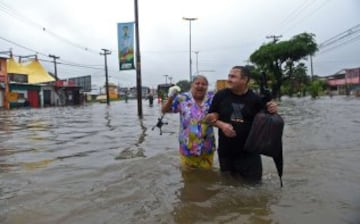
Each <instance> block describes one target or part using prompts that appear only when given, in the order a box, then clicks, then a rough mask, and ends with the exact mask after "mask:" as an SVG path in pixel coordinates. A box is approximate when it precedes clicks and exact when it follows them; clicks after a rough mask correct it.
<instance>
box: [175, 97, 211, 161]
mask: <svg viewBox="0 0 360 224" xmlns="http://www.w3.org/2000/svg"><path fill="white" fill-rule="evenodd" d="M213 96H214V94H213V93H209V92H208V93H207V94H206V96H205V99H204V101H203V103H202V105H201V106H199V105H198V104H197V103H196V102H195V100H194V98H193V96H192V94H191V92H187V93H182V94H179V95H177V96H176V97H175V99H174V101H173V103H172V105H171V111H172V112H174V113H180V131H179V143H180V153H181V154H182V155H184V156H199V155H203V154H211V153H213V152H214V151H215V149H216V146H215V136H214V129H213V127H212V126H211V125H209V124H208V123H207V122H206V121H205V116H206V114H207V113H208V111H209V108H210V104H211V101H212V99H213Z"/></svg>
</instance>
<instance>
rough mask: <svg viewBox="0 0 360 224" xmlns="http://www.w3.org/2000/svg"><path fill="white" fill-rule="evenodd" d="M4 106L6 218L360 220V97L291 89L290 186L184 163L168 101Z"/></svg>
mask: <svg viewBox="0 0 360 224" xmlns="http://www.w3.org/2000/svg"><path fill="white" fill-rule="evenodd" d="M143 109H144V118H143V119H142V120H139V119H138V117H137V103H136V101H129V102H128V103H125V102H114V103H112V104H111V106H110V107H107V106H106V105H104V104H92V105H87V106H83V107H64V108H45V109H30V110H12V111H0V223H26V224H42V223H44V224H45V223H46V224H47V223H77V224H82V223H84V224H88V223H109V224H110V223H251V224H269V223H292V224H294V223H295V224H296V223H299V224H302V223H326V224H339V223H347V224H359V223H360V172H359V171H360V162H359V161H360V137H359V136H360V135H359V132H360V115H359V111H360V98H351V97H350V98H349V97H340V96H339V97H333V98H328V97H324V98H320V99H318V100H311V99H308V98H306V99H297V98H293V99H289V98H284V99H283V101H282V103H281V106H280V112H281V115H282V116H283V118H284V120H285V122H286V125H285V130H284V136H283V142H284V159H285V165H284V177H283V181H284V187H283V188H280V187H279V180H278V177H277V174H276V170H275V167H274V164H273V163H272V160H271V159H269V158H267V157H263V162H264V176H263V183H262V184H261V185H258V186H249V185H246V184H244V183H241V182H239V181H238V180H234V179H232V178H231V177H227V176H223V175H220V173H219V170H218V163H217V158H215V161H216V162H215V167H214V169H213V170H210V171H201V170H198V171H193V172H187V173H184V172H182V171H181V169H180V167H179V161H178V152H177V129H178V120H179V118H178V115H166V116H165V120H166V121H168V123H169V124H168V125H165V126H164V127H163V131H164V133H163V135H159V131H158V129H155V130H152V127H153V126H154V125H155V123H156V120H157V118H158V116H159V106H158V105H157V104H155V105H154V107H149V106H148V102H146V101H144V102H143Z"/></svg>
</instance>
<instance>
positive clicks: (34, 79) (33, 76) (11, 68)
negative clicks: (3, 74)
mask: <svg viewBox="0 0 360 224" xmlns="http://www.w3.org/2000/svg"><path fill="white" fill-rule="evenodd" d="M7 72H8V73H9V74H24V75H27V76H28V82H29V83H30V84H35V83H42V82H50V81H55V78H54V77H53V76H51V75H50V74H49V73H48V72H47V71H46V70H45V68H44V67H43V66H42V65H41V64H40V62H39V61H38V60H31V61H28V62H25V63H18V62H16V61H15V60H14V58H10V59H8V60H7Z"/></svg>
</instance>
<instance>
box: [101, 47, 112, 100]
mask: <svg viewBox="0 0 360 224" xmlns="http://www.w3.org/2000/svg"><path fill="white" fill-rule="evenodd" d="M101 50H103V51H104V53H100V55H104V58H105V87H106V103H107V105H110V96H109V80H108V68H107V55H109V54H111V51H109V50H107V49H101Z"/></svg>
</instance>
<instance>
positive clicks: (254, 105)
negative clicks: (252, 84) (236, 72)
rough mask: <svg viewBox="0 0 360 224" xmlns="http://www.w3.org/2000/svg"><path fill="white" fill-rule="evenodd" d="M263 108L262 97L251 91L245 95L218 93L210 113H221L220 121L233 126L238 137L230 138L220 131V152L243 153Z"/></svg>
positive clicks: (228, 91) (221, 91)
mask: <svg viewBox="0 0 360 224" xmlns="http://www.w3.org/2000/svg"><path fill="white" fill-rule="evenodd" d="M263 107H264V104H263V101H262V99H261V97H260V96H258V95H256V94H255V93H254V92H253V91H252V90H250V89H249V90H248V91H247V92H246V93H245V94H243V95H236V94H233V93H232V92H231V91H230V89H222V90H220V91H219V92H217V93H216V94H215V96H214V99H213V101H212V103H211V106H210V109H209V113H212V112H216V113H219V120H220V121H223V122H226V123H230V124H232V126H233V127H234V129H235V131H236V137H234V138H228V137H226V136H225V135H224V133H223V132H222V131H221V129H219V150H231V151H237V152H239V151H241V150H242V148H243V146H244V144H245V141H246V138H247V136H248V135H249V132H250V129H251V125H252V122H253V120H254V117H255V115H256V114H257V113H258V112H259V111H260V110H261V109H262V108H263Z"/></svg>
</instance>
